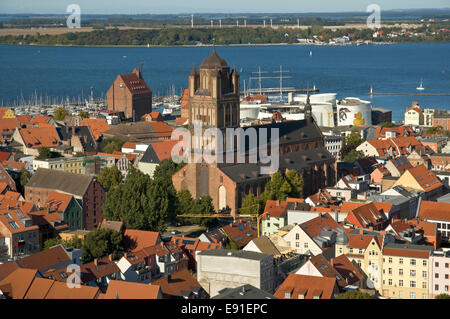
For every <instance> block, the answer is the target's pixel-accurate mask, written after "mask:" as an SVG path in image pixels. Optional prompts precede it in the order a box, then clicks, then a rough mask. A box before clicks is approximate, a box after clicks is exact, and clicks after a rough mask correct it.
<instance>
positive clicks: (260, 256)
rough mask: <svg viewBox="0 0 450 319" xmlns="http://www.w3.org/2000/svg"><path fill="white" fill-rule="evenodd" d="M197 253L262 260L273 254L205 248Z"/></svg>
mask: <svg viewBox="0 0 450 319" xmlns="http://www.w3.org/2000/svg"><path fill="white" fill-rule="evenodd" d="M197 255H202V256H218V257H235V258H244V259H253V260H261V259H264V258H266V257H267V256H271V255H269V254H262V253H257V252H254V251H246V250H228V249H218V250H203V251H200V252H198V253H197Z"/></svg>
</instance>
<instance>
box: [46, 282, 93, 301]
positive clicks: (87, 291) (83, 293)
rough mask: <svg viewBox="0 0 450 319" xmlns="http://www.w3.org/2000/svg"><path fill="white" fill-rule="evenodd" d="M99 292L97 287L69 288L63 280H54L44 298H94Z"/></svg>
mask: <svg viewBox="0 0 450 319" xmlns="http://www.w3.org/2000/svg"><path fill="white" fill-rule="evenodd" d="M99 293H100V289H98V287H89V286H80V288H69V287H68V286H67V283H65V282H60V281H55V282H53V285H52V287H51V288H50V290H49V292H48V294H47V296H45V299H95V298H96V297H97V295H98V294H99Z"/></svg>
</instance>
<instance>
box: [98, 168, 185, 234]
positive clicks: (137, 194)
mask: <svg viewBox="0 0 450 319" xmlns="http://www.w3.org/2000/svg"><path fill="white" fill-rule="evenodd" d="M178 207H179V205H178V198H177V196H176V191H175V188H174V187H173V184H172V180H171V179H162V178H157V179H153V180H152V179H150V177H149V176H148V175H146V174H143V173H142V172H140V171H138V170H136V169H135V168H134V167H133V166H130V168H129V170H128V174H127V177H126V178H125V181H124V182H123V183H121V184H119V185H118V186H117V187H114V188H111V189H110V190H109V191H108V193H107V194H106V201H105V203H104V204H103V216H104V217H105V218H106V219H109V220H117V221H119V220H121V221H123V222H124V223H125V226H126V227H127V228H131V229H141V230H151V231H159V232H162V231H165V229H166V224H167V222H171V221H174V220H175V219H176V210H177V208H178Z"/></svg>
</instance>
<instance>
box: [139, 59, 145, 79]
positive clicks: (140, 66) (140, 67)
mask: <svg viewBox="0 0 450 319" xmlns="http://www.w3.org/2000/svg"><path fill="white" fill-rule="evenodd" d="M143 65H144V61H139V73H141V77H142V67H143Z"/></svg>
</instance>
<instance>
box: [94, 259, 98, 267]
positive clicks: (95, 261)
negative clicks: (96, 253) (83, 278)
mask: <svg viewBox="0 0 450 319" xmlns="http://www.w3.org/2000/svg"><path fill="white" fill-rule="evenodd" d="M94 265H95V266H98V259H97V258H95V259H94Z"/></svg>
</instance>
